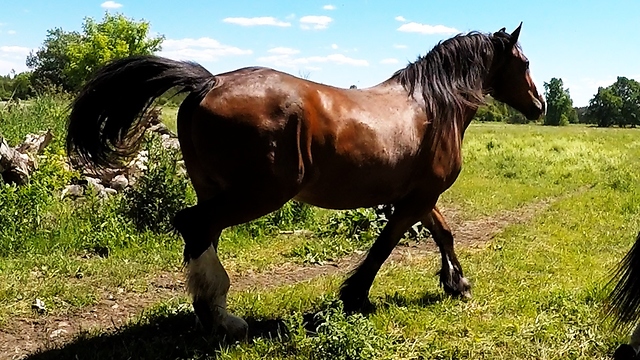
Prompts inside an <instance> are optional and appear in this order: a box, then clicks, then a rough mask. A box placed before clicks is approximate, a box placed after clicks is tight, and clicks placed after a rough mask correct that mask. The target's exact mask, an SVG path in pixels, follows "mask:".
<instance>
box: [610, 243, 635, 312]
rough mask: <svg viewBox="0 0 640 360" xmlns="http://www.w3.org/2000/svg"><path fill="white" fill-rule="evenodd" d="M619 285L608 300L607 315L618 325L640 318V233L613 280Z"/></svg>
mask: <svg viewBox="0 0 640 360" xmlns="http://www.w3.org/2000/svg"><path fill="white" fill-rule="evenodd" d="M616 280H617V283H616V285H615V287H614V288H613V290H612V291H611V294H609V297H608V298H607V310H608V311H607V315H608V316H611V317H613V318H614V319H615V321H616V323H617V324H618V325H620V324H622V323H635V322H637V320H638V319H639V318H640V233H639V234H638V237H637V238H636V242H635V244H634V245H633V247H632V248H631V250H629V252H628V253H627V255H625V257H624V258H623V259H622V261H621V262H620V265H619V266H618V269H617V271H616V273H615V275H614V277H613V279H612V280H611V283H613V282H615V281H616Z"/></svg>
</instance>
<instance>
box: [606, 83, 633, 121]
mask: <svg viewBox="0 0 640 360" xmlns="http://www.w3.org/2000/svg"><path fill="white" fill-rule="evenodd" d="M611 86H612V90H613V93H614V94H616V95H617V96H618V97H619V98H620V100H621V103H622V104H621V107H620V116H619V117H618V119H619V123H618V126H625V125H631V126H637V125H639V121H640V83H638V82H637V81H635V80H633V79H627V78H626V77H623V76H619V77H618V79H617V80H616V82H615V83H614V84H613V85H611Z"/></svg>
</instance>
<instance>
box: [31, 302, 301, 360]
mask: <svg viewBox="0 0 640 360" xmlns="http://www.w3.org/2000/svg"><path fill="white" fill-rule="evenodd" d="M312 317H313V314H308V315H305V316H304V319H305V321H307V320H308V319H311V318H312ZM246 320H247V322H248V323H249V329H250V330H249V341H253V340H255V339H257V338H267V339H282V340H283V339H286V338H287V336H288V334H287V327H286V325H285V322H284V320H282V319H264V320H263V319H260V320H259V319H253V318H248V319H246ZM223 344H225V341H224V339H223V338H220V337H216V336H212V335H210V334H207V333H205V332H204V331H203V330H202V328H201V327H199V326H196V322H195V315H194V314H193V313H178V314H171V315H163V316H157V317H153V318H151V319H149V320H147V321H145V322H144V323H139V324H129V325H127V326H126V327H123V328H121V329H117V330H115V331H113V332H110V333H108V334H91V333H85V334H81V335H79V336H78V337H76V338H75V339H74V340H73V341H72V342H71V343H68V344H65V345H64V346H63V347H59V348H55V349H49V350H44V351H40V352H39V353H36V354H33V355H30V356H29V357H27V359H34V360H35V359H38V360H40V359H113V360H125V359H159V360H162V359H184V358H189V359H190V358H194V357H195V358H200V357H205V358H213V357H215V352H216V350H217V349H220V346H221V345H223Z"/></svg>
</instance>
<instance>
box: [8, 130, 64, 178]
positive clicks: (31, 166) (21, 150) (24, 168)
mask: <svg viewBox="0 0 640 360" xmlns="http://www.w3.org/2000/svg"><path fill="white" fill-rule="evenodd" d="M51 140H53V135H51V131H43V132H40V133H38V134H29V135H27V138H26V139H25V141H24V142H23V143H22V144H20V145H18V146H17V147H15V148H12V147H11V146H9V144H8V143H7V141H6V140H5V139H4V138H3V137H1V136H0V175H1V176H2V179H3V180H4V182H6V183H9V184H18V185H24V184H26V183H27V182H29V176H31V173H32V172H33V171H34V170H36V169H37V168H38V163H37V161H36V158H37V155H38V154H40V153H41V152H42V151H43V150H44V148H45V147H47V145H49V144H50V143H51Z"/></svg>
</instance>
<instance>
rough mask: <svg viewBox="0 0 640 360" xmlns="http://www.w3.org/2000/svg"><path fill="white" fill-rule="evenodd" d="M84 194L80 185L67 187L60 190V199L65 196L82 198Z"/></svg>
mask: <svg viewBox="0 0 640 360" xmlns="http://www.w3.org/2000/svg"><path fill="white" fill-rule="evenodd" d="M82 194H84V188H83V187H82V186H80V185H67V187H65V188H64V189H62V195H61V196H60V199H64V198H65V197H67V196H74V197H78V196H82Z"/></svg>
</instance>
